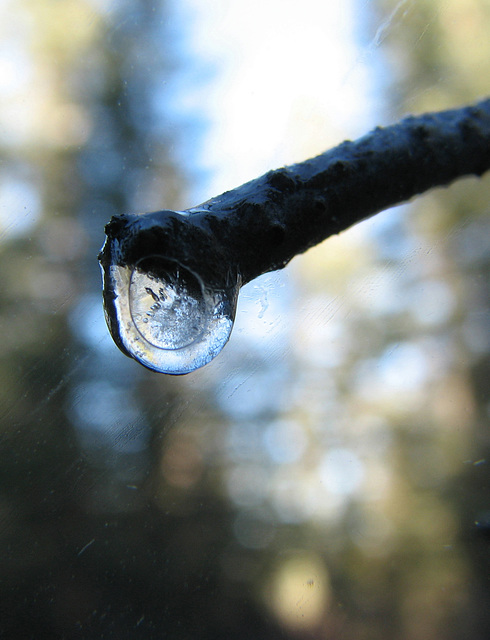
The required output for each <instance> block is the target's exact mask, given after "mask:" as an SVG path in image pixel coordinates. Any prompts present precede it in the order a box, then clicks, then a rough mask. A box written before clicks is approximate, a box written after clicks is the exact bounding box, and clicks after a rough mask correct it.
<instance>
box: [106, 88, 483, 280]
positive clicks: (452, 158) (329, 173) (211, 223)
mask: <svg viewBox="0 0 490 640" xmlns="http://www.w3.org/2000/svg"><path fill="white" fill-rule="evenodd" d="M489 168H490V98H489V99H486V100H483V101H481V102H479V103H477V104H475V105H474V106H466V107H463V108H461V109H455V110H449V111H442V112H439V113H429V114H424V115H420V116H411V117H408V118H406V119H404V120H402V121H401V122H399V123H398V124H395V125H393V126H389V127H386V128H380V127H377V128H376V129H374V130H373V131H372V132H371V133H369V134H367V135H366V136H365V137H363V138H361V139H359V140H357V141H355V142H351V141H346V142H343V143H342V144H340V145H339V146H338V147H335V148H334V149H331V150H330V151H327V152H325V153H323V154H321V155H319V156H317V157H315V158H312V159H310V160H306V161H305V162H302V163H299V164H295V165H292V166H290V167H286V168H282V169H277V170H275V171H270V172H268V173H266V174H265V175H263V176H261V177H260V178H257V179H256V180H252V181H251V182H247V183H246V184H244V185H242V186H240V187H238V188H236V189H233V190H232V191H228V192H226V193H224V194H222V195H220V196H218V197H215V198H212V199H211V200H208V201H207V202H204V203H203V204H201V205H199V206H197V207H194V208H192V209H189V210H186V211H183V212H176V211H159V212H155V213H148V214H143V215H120V216H115V217H114V218H113V219H112V220H111V222H110V223H109V224H108V225H107V226H106V234H107V238H108V240H107V242H106V244H105V246H104V249H103V251H102V252H101V254H100V256H99V258H100V261H101V264H102V266H103V267H105V268H106V267H108V265H109V264H111V263H112V264H114V263H116V264H119V265H124V266H134V265H135V264H136V263H137V262H138V261H139V260H141V259H142V258H143V257H145V256H148V255H163V256H166V257H167V258H169V259H173V260H178V261H179V262H180V263H182V264H184V265H186V266H187V267H188V268H190V269H191V270H192V271H194V272H196V273H199V274H200V275H201V277H202V278H203V280H205V281H206V282H208V283H210V284H211V285H212V286H216V287H223V288H225V287H227V286H229V284H230V283H231V282H232V281H233V280H236V278H237V277H238V278H239V279H241V281H242V283H245V282H248V281H250V280H252V279H253V278H255V277H257V276H258V275H260V274H261V273H265V272H267V271H273V270H275V269H279V268H281V267H284V266H285V265H286V264H287V263H288V262H289V261H290V260H291V259H292V258H293V257H294V256H295V255H297V254H299V253H302V252H304V251H306V250H307V249H308V248H310V247H311V246H313V245H315V244H317V243H319V242H321V241H322V240H324V239H325V238H328V237H329V236H330V235H332V234H337V233H339V232H341V231H343V230H345V229H347V228H348V227H350V226H351V225H353V224H355V223H357V222H359V221H361V220H363V219H365V218H367V217H369V216H371V215H373V214H375V213H377V212H379V211H381V210H383V209H386V208H388V207H390V206H393V205H396V204H400V203H402V202H405V201H407V200H409V199H410V198H412V197H414V196H416V195H419V194H421V193H423V192H424V191H427V190H428V189H431V188H433V187H437V186H442V185H447V184H449V183H451V182H452V181H454V180H455V179H457V178H460V177H462V176H466V175H471V174H472V175H477V176H480V175H482V174H483V173H484V172H485V171H487V170H488V169H489Z"/></svg>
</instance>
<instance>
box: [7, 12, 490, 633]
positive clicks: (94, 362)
mask: <svg viewBox="0 0 490 640" xmlns="http://www.w3.org/2000/svg"><path fill="white" fill-rule="evenodd" d="M361 5H362V12H364V13H366V11H368V9H369V11H368V12H367V13H366V15H365V25H364V33H365V36H364V39H365V50H366V51H368V52H370V55H374V53H373V52H375V54H376V55H379V56H382V57H383V59H384V60H385V64H386V65H387V66H388V70H387V79H384V82H383V86H384V91H385V94H384V96H382V97H381V98H380V106H381V103H383V106H384V108H385V109H386V111H387V112H388V113H389V117H391V118H392V119H396V118H398V117H399V116H401V115H403V114H405V113H406V112H409V111H410V112H420V111H423V110H430V109H438V108H446V107H451V106H455V105H456V104H459V103H464V102H469V101H472V100H474V99H476V98H477V97H479V96H480V95H482V94H484V93H485V92H488V80H487V79H488V77H490V68H489V66H490V62H489V61H490V56H489V55H488V53H489V52H488V48H489V47H490V41H489V39H488V38H487V37H485V34H488V33H489V32H490V24H489V23H490V3H489V2H488V0H471V2H468V0H451V1H450V2H447V1H445V2H439V1H438V0H413V1H412V2H409V1H404V0H402V1H399V2H391V1H385V0H376V2H372V3H369V7H368V6H367V3H358V6H359V7H361ZM359 11H360V12H361V8H360V9H359ZM363 15H364V14H363ZM0 16H2V19H1V20H0V25H1V26H0V38H1V40H2V44H3V48H2V51H6V52H7V53H6V58H5V60H6V61H5V63H4V73H3V74H2V78H3V80H2V81H1V82H0V89H1V92H0V272H1V273H2V287H1V296H0V327H1V332H2V336H3V340H2V344H1V347H0V376H1V381H2V384H1V385H0V415H1V422H0V442H1V447H0V523H1V525H0V539H1V545H2V549H3V553H2V554H1V556H0V636H2V637H6V638H19V639H20V638H22V639H25V638H36V639H40V638H108V637H113V638H118V639H119V638H121V639H123V638H140V637H141V638H163V637H165V638H167V637H168V638H172V640H178V639H180V638H189V639H190V638H192V639H195V638H208V637H209V638H213V639H217V638H230V637H233V638H250V637H253V638H256V639H260V638H264V639H265V638H267V639H268V640H273V639H274V638H291V639H293V638H318V639H320V638H321V639H327V640H328V639H330V638H331V639H334V638H335V639H336V638H340V637H341V638H346V639H352V640H364V639H366V640H367V639H370V638H376V639H377V640H379V639H382V638H387V639H388V638H389V639H390V640H391V639H392V638H400V639H403V640H426V639H428V638H437V639H438V640H452V639H456V638H463V637H464V638H472V640H473V639H475V640H477V639H480V638H481V639H482V640H483V639H484V638H486V637H487V633H488V631H487V630H488V628H489V623H490V620H489V616H490V614H489V613H488V607H487V606H486V603H487V602H488V598H489V596H490V594H489V584H488V575H490V555H489V546H488V545H489V530H490V516H489V513H490V481H489V480H490V478H489V470H488V469H489V465H488V460H489V459H490V451H489V447H490V440H489V432H488V407H489V406H490V404H489V394H488V381H489V380H490V334H489V327H490V323H489V322H488V319H489V311H490V309H489V306H490V291H489V285H488V283H489V277H488V276H489V274H488V270H489V262H490V251H489V250H488V249H489V248H488V226H489V222H488V220H489V218H488V202H489V201H490V198H489V195H490V194H489V190H490V181H489V179H488V177H484V178H483V179H482V180H473V179H470V180H465V181H463V182H461V183H460V184H458V185H455V186H453V187H451V188H450V189H448V190H439V191H437V192H434V193H432V194H429V195H427V196H425V197H424V198H422V199H420V201H418V203H416V204H415V205H411V207H410V209H409V211H407V208H400V209H398V210H395V211H390V212H386V214H382V215H381V216H380V217H379V220H377V221H369V222H367V223H365V225H364V226H363V227H362V228H357V229H353V230H351V231H350V232H348V233H347V234H344V235H343V236H342V237H340V238H333V239H331V240H329V241H328V243H325V245H324V246H322V247H318V248H316V249H314V250H312V251H310V252H309V253H308V254H306V255H305V256H303V257H302V258H301V259H298V260H297V261H295V262H294V263H293V265H291V267H290V271H289V273H290V274H291V276H290V280H289V281H286V282H285V281H284V280H281V276H277V275H276V274H272V275H271V276H269V277H268V278H266V279H264V280H262V281H261V282H260V283H252V285H251V288H250V287H249V288H248V289H247V290H246V291H244V293H243V298H244V303H243V306H242V307H241V311H240V313H239V318H238V320H237V329H236V332H235V335H234V336H233V338H232V343H231V344H230V345H229V346H227V348H226V349H225V351H224V352H223V355H222V356H220V358H219V359H218V360H217V361H216V362H215V363H213V364H211V365H210V366H209V367H207V368H206V369H205V370H203V371H201V372H196V374H195V375H194V374H193V375H191V376H188V377H186V378H176V379H170V378H168V377H165V376H157V375H155V374H151V373H149V372H146V371H143V370H142V369H140V368H139V367H138V366H137V365H136V364H135V363H133V362H131V361H130V360H128V359H126V358H124V357H123V356H122V355H121V354H119V353H118V352H117V350H116V349H115V347H114V345H113V344H112V343H111V342H110V339H109V337H108V334H107V331H106V329H105V327H104V325H103V319H102V315H101V301H100V281H99V273H98V271H97V265H96V262H95V256H96V254H97V251H98V249H99V248H100V245H101V244H102V241H103V226H104V224H105V223H106V222H107V221H108V220H109V218H110V217H111V215H113V214H114V213H117V212H119V211H134V210H151V209H157V208H161V207H162V206H165V207H174V208H179V206H180V202H181V200H182V198H183V197H184V195H183V194H184V193H185V187H186V183H187V180H188V174H187V170H188V169H187V168H186V167H183V166H179V163H178V161H177V158H178V153H177V149H178V143H179V135H180V133H179V132H178V131H176V130H175V126H174V124H173V122H172V120H171V119H170V118H168V117H167V116H166V115H165V114H166V111H165V109H164V108H163V107H162V104H165V100H166V99H167V98H168V96H167V95H166V93H165V88H166V86H167V82H168V80H169V78H171V77H173V75H174V74H178V73H179V67H178V57H177V56H176V53H175V51H174V49H173V48H172V47H173V41H172V29H171V28H170V26H169V25H170V22H169V18H168V16H169V8H168V7H167V6H166V3H165V2H163V1H162V2H159V1H156V0H155V1H150V0H135V1H133V2H131V3H126V2H122V1H118V0H112V1H111V0H106V1H104V0H100V1H96V0H77V1H76V2H75V1H72V0H59V1H57V2H53V1H51V0H19V1H17V2H13V1H11V2H5V3H3V4H2V5H1V6H0ZM388 71H389V73H388ZM347 135H348V134H347ZM240 323H241V324H240Z"/></svg>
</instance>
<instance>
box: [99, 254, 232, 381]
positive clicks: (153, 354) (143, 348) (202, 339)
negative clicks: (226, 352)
mask: <svg viewBox="0 0 490 640" xmlns="http://www.w3.org/2000/svg"><path fill="white" fill-rule="evenodd" d="M105 287H106V288H107V287H108V288H109V289H110V294H109V295H107V292H106V295H105V305H106V313H107V317H108V322H109V327H110V329H111V332H112V334H113V337H114V338H115V340H116V343H117V344H118V345H119V346H121V347H122V348H123V350H124V351H125V352H126V353H127V354H128V355H130V356H132V357H133V358H135V359H136V360H138V361H139V362H141V364H143V365H145V366H146V367H148V368H150V369H153V370H154V371H159V372H161V373H173V374H182V373H189V372H190V371H194V370H195V369H197V368H199V367H202V366H204V365H205V364H207V363H208V362H209V361H210V360H212V359H213V358H214V357H215V356H216V355H217V354H218V353H219V352H220V351H221V349H222V348H223V346H224V345H225V344H226V342H227V341H228V338H229V336H230V333H231V329H232V327H233V320H234V317H235V308H236V298H237V290H238V287H237V288H236V290H235V289H233V290H232V289H229V290H223V289H220V290H214V289H212V288H211V287H209V286H206V284H205V283H204V282H203V281H202V279H201V278H200V276H199V275H198V274H196V273H194V272H193V271H192V270H190V269H188V268H187V267H185V266H184V265H182V264H180V263H179V262H177V261H175V260H170V259H168V258H164V257H163V256H148V257H145V258H143V259H142V260H140V261H139V262H138V263H137V264H136V266H135V267H134V268H132V269H130V268H129V267H127V266H120V265H117V264H113V265H111V266H110V268H109V278H108V280H107V279H106V281H105ZM108 306H110V307H111V308H108ZM115 333H117V335H114V334H115Z"/></svg>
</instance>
